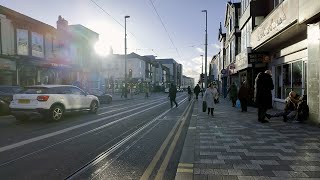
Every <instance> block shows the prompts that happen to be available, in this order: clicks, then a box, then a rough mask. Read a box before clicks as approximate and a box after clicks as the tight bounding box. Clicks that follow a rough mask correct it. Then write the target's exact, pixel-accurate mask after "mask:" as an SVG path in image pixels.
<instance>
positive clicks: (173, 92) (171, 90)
mask: <svg viewBox="0 0 320 180" xmlns="http://www.w3.org/2000/svg"><path fill="white" fill-rule="evenodd" d="M176 96H177V88H176V86H175V85H173V84H171V86H170V88H169V97H170V103H171V108H172V102H174V103H175V104H176V107H178V103H177V102H176Z"/></svg>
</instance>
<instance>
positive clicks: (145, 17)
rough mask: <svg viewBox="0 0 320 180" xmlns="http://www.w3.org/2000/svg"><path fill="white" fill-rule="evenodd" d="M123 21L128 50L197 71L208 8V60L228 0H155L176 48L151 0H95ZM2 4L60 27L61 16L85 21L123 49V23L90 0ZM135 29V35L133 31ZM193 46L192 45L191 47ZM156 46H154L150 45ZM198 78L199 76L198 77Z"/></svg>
mask: <svg viewBox="0 0 320 180" xmlns="http://www.w3.org/2000/svg"><path fill="white" fill-rule="evenodd" d="M94 1H95V2H96V3H97V4H99V5H100V6H102V7H103V9H104V10H105V11H107V12H108V13H109V14H110V15H111V16H112V17H113V18H115V19H116V20H117V21H118V22H120V23H121V24H122V25H124V16H125V15H130V16H131V18H130V19H128V20H127V30H128V53H130V52H136V53H138V54H140V55H150V54H153V55H157V56H158V57H159V58H174V59H175V60H177V61H178V62H179V63H181V64H183V66H184V74H185V75H187V76H191V77H197V74H198V73H200V71H201V58H200V54H204V53H201V52H200V51H201V49H202V50H203V49H204V40H205V14H204V13H202V12H201V10H203V9H206V10H208V61H209V60H211V57H212V56H213V55H214V54H216V53H217V52H218V49H217V47H216V45H215V44H219V43H218V40H217V36H218V28H219V22H223V20H224V16H225V9H226V2H227V1H226V0H152V1H153V2H154V5H155V7H156V8H157V10H158V13H159V14H160V16H161V18H162V20H163V22H164V24H165V25H166V28H167V30H168V32H169V34H170V36H171V38H172V40H173V42H174V44H175V46H176V47H177V48H178V50H179V52H180V55H181V56H179V55H178V54H177V52H176V51H175V49H174V47H173V46H172V43H171V42H170V40H169V37H168V35H167V33H166V31H165V30H164V28H163V27H162V25H161V23H160V21H159V19H158V17H157V15H156V13H155V12H154V9H153V7H152V5H151V3H150V1H149V0H94ZM0 3H1V5H3V6H6V7H8V8H10V9H13V10H15V11H18V12H20V13H22V14H25V15H28V16H30V17H32V18H34V19H37V20H39V21H42V22H45V23H47V24H49V25H52V26H54V27H56V21H57V19H58V16H59V15H61V16H62V17H63V18H65V19H66V20H68V21H69V24H82V25H84V26H86V27H88V28H90V29H92V30H93V31H95V32H97V33H99V34H100V39H101V40H102V41H103V42H104V43H105V46H106V47H109V46H112V47H113V49H114V53H118V54H124V28H123V27H122V26H120V25H119V24H118V23H117V22H115V21H114V20H113V19H112V18H111V17H110V16H108V15H107V14H105V13H104V12H103V11H102V10H100V9H99V8H98V7H97V6H96V5H95V4H94V3H93V2H91V1H90V0H54V1H52V0H0ZM131 33H132V34H133V35H134V36H133V35H132V34H131ZM191 46H192V47H191ZM151 49H153V50H154V52H155V53H156V54H155V53H154V52H153V51H151ZM196 80H197V79H196Z"/></svg>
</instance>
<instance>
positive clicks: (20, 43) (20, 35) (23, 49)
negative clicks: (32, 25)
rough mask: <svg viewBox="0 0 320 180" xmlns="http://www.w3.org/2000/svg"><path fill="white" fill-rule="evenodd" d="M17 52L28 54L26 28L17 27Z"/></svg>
mask: <svg viewBox="0 0 320 180" xmlns="http://www.w3.org/2000/svg"><path fill="white" fill-rule="evenodd" d="M17 54H18V55H24V56H27V55H29V44H28V30H25V29H17Z"/></svg>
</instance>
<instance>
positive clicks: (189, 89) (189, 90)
mask: <svg viewBox="0 0 320 180" xmlns="http://www.w3.org/2000/svg"><path fill="white" fill-rule="evenodd" d="M188 97H189V101H191V97H192V90H191V87H190V86H188Z"/></svg>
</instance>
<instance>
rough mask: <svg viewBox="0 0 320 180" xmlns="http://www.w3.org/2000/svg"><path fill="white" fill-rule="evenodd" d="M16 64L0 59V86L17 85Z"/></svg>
mask: <svg viewBox="0 0 320 180" xmlns="http://www.w3.org/2000/svg"><path fill="white" fill-rule="evenodd" d="M15 72H16V63H15V62H14V61H11V60H8V59H4V58H0V85H7V86H11V85H14V84H16V83H15V79H16V74H15Z"/></svg>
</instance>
